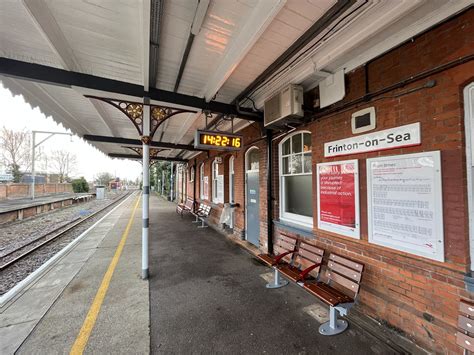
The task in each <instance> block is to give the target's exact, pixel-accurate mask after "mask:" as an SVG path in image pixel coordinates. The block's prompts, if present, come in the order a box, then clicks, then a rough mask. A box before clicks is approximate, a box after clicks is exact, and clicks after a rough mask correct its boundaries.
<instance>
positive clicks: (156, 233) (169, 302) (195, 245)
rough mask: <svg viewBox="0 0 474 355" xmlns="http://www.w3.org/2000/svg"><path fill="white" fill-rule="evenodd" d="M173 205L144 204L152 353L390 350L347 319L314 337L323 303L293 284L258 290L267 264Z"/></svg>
mask: <svg viewBox="0 0 474 355" xmlns="http://www.w3.org/2000/svg"><path fill="white" fill-rule="evenodd" d="M174 208H175V205H173V204H171V203H169V202H165V201H163V200H160V203H159V204H158V206H156V204H152V211H151V217H152V220H151V221H152V223H151V235H152V238H151V250H150V261H151V264H150V274H151V278H150V307H151V308H150V315H151V328H150V329H151V352H152V353H159V354H264V353H269V354H364V355H366V354H394V353H397V351H396V350H395V349H394V348H392V347H390V346H388V345H386V344H385V343H384V342H381V341H380V340H378V339H376V338H374V337H372V336H371V335H370V334H369V333H366V332H365V331H363V330H362V329H361V328H359V327H358V326H357V325H355V324H353V323H350V326H349V329H348V330H347V331H346V332H345V333H342V334H341V335H338V336H333V337H326V336H322V335H320V334H319V333H318V328H319V325H320V324H321V322H324V321H326V320H327V319H328V309H327V306H325V305H323V304H321V303H319V302H318V301H317V300H316V298H315V297H313V296H311V295H310V294H309V293H307V292H305V291H304V290H303V289H301V288H300V287H298V286H296V285H289V286H287V287H284V288H281V289H274V290H269V289H266V288H265V284H266V280H268V279H269V278H270V277H271V273H270V269H269V268H267V267H265V266H263V265H262V264H260V263H259V262H258V261H257V259H256V258H255V257H254V256H252V255H250V254H249V253H247V252H246V251H244V250H243V249H242V248H241V247H240V246H237V245H236V244H235V243H234V242H233V241H230V239H228V238H227V237H225V236H223V235H221V234H219V233H217V232H216V231H214V230H213V229H211V228H205V229H198V228H197V227H196V224H193V223H191V221H192V218H191V216H188V217H184V218H182V219H181V218H180V217H179V216H177V214H176V213H175V211H174Z"/></svg>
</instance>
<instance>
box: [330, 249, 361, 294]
mask: <svg viewBox="0 0 474 355" xmlns="http://www.w3.org/2000/svg"><path fill="white" fill-rule="evenodd" d="M363 270H364V265H363V264H361V263H358V262H355V261H352V260H350V259H347V258H345V257H342V256H340V255H337V254H334V253H332V254H331V255H329V261H328V265H327V270H326V277H327V278H328V280H329V284H330V286H332V287H334V288H336V289H338V290H339V291H341V292H344V293H346V294H348V296H350V297H352V298H355V297H356V296H357V294H358V293H359V287H360V280H361V278H362V271H363Z"/></svg>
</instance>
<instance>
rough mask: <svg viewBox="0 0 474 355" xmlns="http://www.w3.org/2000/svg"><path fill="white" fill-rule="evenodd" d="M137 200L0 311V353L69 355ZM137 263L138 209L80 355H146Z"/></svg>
mask: <svg viewBox="0 0 474 355" xmlns="http://www.w3.org/2000/svg"><path fill="white" fill-rule="evenodd" d="M137 199H138V194H133V195H132V196H131V197H130V198H128V199H126V200H125V202H123V204H122V205H121V206H120V207H118V208H117V209H116V210H115V211H114V212H112V213H111V214H110V215H109V216H108V217H106V218H105V219H104V220H103V221H102V222H100V223H99V224H98V225H97V226H96V227H95V228H94V229H92V230H91V231H90V232H89V233H88V234H87V235H86V236H85V237H84V238H83V239H82V240H81V241H80V242H79V243H78V244H77V245H76V246H75V247H74V248H73V249H72V250H71V251H70V252H69V253H68V254H67V255H65V256H64V257H63V258H62V259H60V260H59V261H58V262H57V263H56V264H55V265H53V266H52V267H51V268H50V270H48V271H47V272H46V273H45V274H44V275H43V276H42V277H41V278H40V279H39V280H37V281H36V282H35V283H34V284H33V285H31V286H30V287H29V288H28V289H27V290H25V291H24V292H22V294H21V295H20V296H19V297H17V298H16V299H14V300H13V301H11V302H10V303H9V304H7V305H6V306H5V307H4V309H2V310H1V314H0V339H2V340H1V342H0V343H1V344H0V354H13V353H16V354H64V353H69V352H70V350H71V347H72V346H73V344H74V342H75V340H76V339H77V337H78V334H79V332H80V330H81V327H82V326H83V323H84V320H85V319H86V315H88V311H89V309H90V307H91V304H92V302H93V300H94V298H95V296H96V293H97V291H98V289H99V285H101V282H102V279H103V277H104V274H105V273H106V271H107V269H108V267H109V264H110V262H111V260H112V257H113V256H114V253H115V251H116V249H117V245H118V244H119V241H120V240H121V238H122V236H123V234H124V231H125V229H126V226H127V224H128V223H129V222H130V219H131V214H132V210H133V207H134V205H135V203H136V202H137ZM139 206H141V204H139ZM140 262H141V209H140V208H137V210H136V213H135V215H134V217H133V220H132V221H131V228H130V233H129V235H128V239H127V240H126V243H125V245H124V247H123V252H122V255H121V256H120V258H119V261H118V264H117V266H116V269H115V271H114V273H113V275H112V278H111V282H110V286H109V288H108V291H107V293H106V295H105V299H104V301H103V304H102V307H101V308H100V312H99V313H98V317H97V321H96V323H95V325H94V327H93V329H92V332H91V334H90V337H89V338H88V341H87V345H86V347H85V351H84V352H85V353H102V354H106V353H114V354H131V353H139V354H146V353H148V352H149V342H150V340H149V303H148V293H149V291H148V282H146V281H143V280H141V279H140V273H141V264H140Z"/></svg>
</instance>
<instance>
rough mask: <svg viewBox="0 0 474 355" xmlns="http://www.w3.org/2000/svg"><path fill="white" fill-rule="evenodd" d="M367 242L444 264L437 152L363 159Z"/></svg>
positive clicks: (438, 153) (439, 172)
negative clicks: (365, 188)
mask: <svg viewBox="0 0 474 355" xmlns="http://www.w3.org/2000/svg"><path fill="white" fill-rule="evenodd" d="M367 207H368V219H369V221H368V223H369V242H370V243H374V244H378V245H383V246H386V247H389V248H393V249H397V250H401V251H404V252H407V253H412V254H415V255H419V256H423V257H426V258H430V259H434V260H438V261H444V235H443V205H442V191H441V160H440V152H439V151H435V152H424V153H417V154H406V155H398V156H388V157H381V158H373V159H367Z"/></svg>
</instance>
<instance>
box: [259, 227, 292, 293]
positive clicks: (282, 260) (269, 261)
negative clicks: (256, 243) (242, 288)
mask: <svg viewBox="0 0 474 355" xmlns="http://www.w3.org/2000/svg"><path fill="white" fill-rule="evenodd" d="M297 242H298V240H297V239H295V238H291V237H288V236H286V235H284V234H280V235H279V236H278V237H277V239H276V241H275V243H274V246H273V249H274V254H260V255H257V257H258V258H259V259H260V260H261V261H263V262H264V263H265V264H266V265H268V266H270V267H272V268H273V272H274V277H273V283H268V284H267V288H279V287H283V286H286V285H288V281H286V280H282V279H281V278H280V274H279V269H278V267H277V266H278V265H291V263H292V261H293V254H294V253H295V252H296V248H297Z"/></svg>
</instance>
